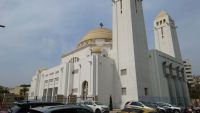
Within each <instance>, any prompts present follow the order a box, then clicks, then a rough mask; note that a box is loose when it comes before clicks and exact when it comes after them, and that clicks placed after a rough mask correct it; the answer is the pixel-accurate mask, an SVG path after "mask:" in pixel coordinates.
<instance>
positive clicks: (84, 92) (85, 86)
mask: <svg viewBox="0 0 200 113" xmlns="http://www.w3.org/2000/svg"><path fill="white" fill-rule="evenodd" d="M87 95H88V82H87V81H84V82H83V83H82V99H83V100H86V99H87Z"/></svg>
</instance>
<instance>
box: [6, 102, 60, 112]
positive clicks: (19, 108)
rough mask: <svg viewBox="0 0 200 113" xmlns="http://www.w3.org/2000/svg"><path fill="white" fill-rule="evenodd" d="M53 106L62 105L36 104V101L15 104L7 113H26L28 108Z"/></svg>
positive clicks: (51, 103) (50, 103)
mask: <svg viewBox="0 0 200 113" xmlns="http://www.w3.org/2000/svg"><path fill="white" fill-rule="evenodd" d="M55 105H64V104H62V103H54V102H38V101H22V102H15V103H14V106H13V107H11V108H10V109H9V110H8V113H28V110H29V109H30V108H34V107H40V106H55Z"/></svg>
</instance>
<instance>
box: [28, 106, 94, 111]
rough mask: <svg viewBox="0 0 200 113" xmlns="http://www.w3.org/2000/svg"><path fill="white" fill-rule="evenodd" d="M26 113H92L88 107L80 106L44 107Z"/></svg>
mask: <svg viewBox="0 0 200 113" xmlns="http://www.w3.org/2000/svg"><path fill="white" fill-rule="evenodd" d="M28 113H94V112H93V111H92V110H91V109H89V108H88V107H84V106H80V105H59V106H46V107H37V108H31V109H29V111H28Z"/></svg>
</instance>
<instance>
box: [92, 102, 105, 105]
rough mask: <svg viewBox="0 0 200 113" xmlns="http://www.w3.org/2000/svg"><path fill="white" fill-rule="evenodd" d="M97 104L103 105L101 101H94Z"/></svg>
mask: <svg viewBox="0 0 200 113" xmlns="http://www.w3.org/2000/svg"><path fill="white" fill-rule="evenodd" d="M94 103H95V104H96V105H103V104H102V103H101V102H94Z"/></svg>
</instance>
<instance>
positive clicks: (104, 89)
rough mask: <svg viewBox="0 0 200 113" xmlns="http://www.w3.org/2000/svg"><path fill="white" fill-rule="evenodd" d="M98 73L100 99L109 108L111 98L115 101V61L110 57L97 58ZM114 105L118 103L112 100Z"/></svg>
mask: <svg viewBox="0 0 200 113" xmlns="http://www.w3.org/2000/svg"><path fill="white" fill-rule="evenodd" d="M96 63H97V64H96V65H97V66H98V67H96V68H97V70H98V72H96V73H97V74H98V81H97V82H98V92H97V94H98V99H99V100H100V101H101V102H102V103H104V104H105V105H108V106H109V101H110V96H112V99H114V96H115V95H116V94H115V93H114V90H115V89H114V87H113V85H114V84H113V83H114V61H113V60H112V59H110V58H108V57H103V56H100V55H98V56H97V57H96ZM112 101H113V104H114V103H116V102H115V100H112Z"/></svg>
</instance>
